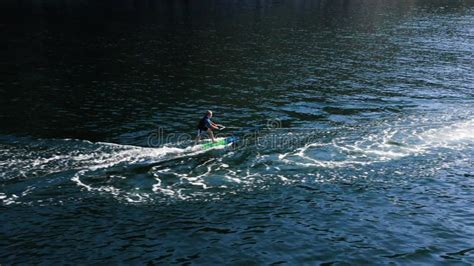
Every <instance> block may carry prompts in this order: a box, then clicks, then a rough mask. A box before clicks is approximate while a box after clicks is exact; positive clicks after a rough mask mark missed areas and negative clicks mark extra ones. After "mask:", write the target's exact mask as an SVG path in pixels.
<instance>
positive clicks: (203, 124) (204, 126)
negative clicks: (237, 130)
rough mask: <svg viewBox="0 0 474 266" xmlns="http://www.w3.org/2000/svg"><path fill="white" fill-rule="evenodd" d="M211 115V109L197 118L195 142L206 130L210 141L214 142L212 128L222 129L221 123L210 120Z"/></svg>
mask: <svg viewBox="0 0 474 266" xmlns="http://www.w3.org/2000/svg"><path fill="white" fill-rule="evenodd" d="M211 117H212V111H210V110H209V111H207V112H206V115H205V116H204V117H203V118H201V120H199V124H198V126H197V130H198V131H197V137H196V143H198V142H199V141H200V140H201V135H202V134H203V133H204V132H207V134H208V135H209V136H210V137H211V139H212V142H215V141H216V139H215V138H214V133H213V132H212V130H213V129H222V128H224V126H223V125H220V124H216V123H214V122H212V121H211Z"/></svg>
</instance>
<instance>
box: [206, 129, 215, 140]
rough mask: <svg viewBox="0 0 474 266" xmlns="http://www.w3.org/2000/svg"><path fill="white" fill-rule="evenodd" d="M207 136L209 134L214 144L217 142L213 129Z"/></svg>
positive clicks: (208, 131) (209, 130)
mask: <svg viewBox="0 0 474 266" xmlns="http://www.w3.org/2000/svg"><path fill="white" fill-rule="evenodd" d="M207 134H209V136H210V137H211V139H212V142H216V139H215V138H214V133H212V129H208V130H207Z"/></svg>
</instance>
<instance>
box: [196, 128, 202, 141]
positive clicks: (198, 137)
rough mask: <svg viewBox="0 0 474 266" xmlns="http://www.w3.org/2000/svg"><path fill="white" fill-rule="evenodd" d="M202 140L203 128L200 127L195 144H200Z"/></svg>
mask: <svg viewBox="0 0 474 266" xmlns="http://www.w3.org/2000/svg"><path fill="white" fill-rule="evenodd" d="M200 140H201V130H199V129H198V131H197V136H196V141H195V144H198V143H199V141H200Z"/></svg>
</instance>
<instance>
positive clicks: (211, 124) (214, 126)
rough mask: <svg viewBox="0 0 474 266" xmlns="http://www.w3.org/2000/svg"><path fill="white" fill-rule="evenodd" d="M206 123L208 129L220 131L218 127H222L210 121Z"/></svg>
mask: <svg viewBox="0 0 474 266" xmlns="http://www.w3.org/2000/svg"><path fill="white" fill-rule="evenodd" d="M207 122H208V127H209V128H212V129H220V127H224V126H223V125H220V124H216V123H214V122H212V121H211V119H208V120H207Z"/></svg>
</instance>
